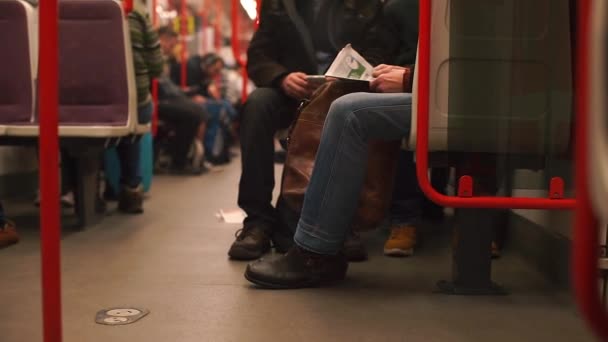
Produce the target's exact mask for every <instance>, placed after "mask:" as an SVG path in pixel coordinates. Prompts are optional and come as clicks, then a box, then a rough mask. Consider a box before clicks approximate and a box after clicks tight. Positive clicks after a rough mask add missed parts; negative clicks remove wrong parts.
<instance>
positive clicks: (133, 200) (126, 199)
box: [118, 184, 144, 214]
mask: <svg viewBox="0 0 608 342" xmlns="http://www.w3.org/2000/svg"><path fill="white" fill-rule="evenodd" d="M118 210H120V211H122V212H123V213H127V214H141V213H143V212H144V188H143V187H142V186H141V184H140V185H138V186H137V187H135V188H131V187H128V186H123V187H122V190H121V191H120V196H119V199H118Z"/></svg>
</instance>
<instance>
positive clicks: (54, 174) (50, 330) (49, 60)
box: [38, 0, 62, 342]
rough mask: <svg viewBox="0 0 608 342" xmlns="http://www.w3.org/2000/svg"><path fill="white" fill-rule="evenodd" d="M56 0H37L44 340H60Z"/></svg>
mask: <svg viewBox="0 0 608 342" xmlns="http://www.w3.org/2000/svg"><path fill="white" fill-rule="evenodd" d="M57 30H58V8H57V0H44V1H41V2H40V28H39V35H40V70H39V77H40V92H39V94H38V96H39V103H40V137H39V139H38V142H39V149H40V170H39V172H40V174H39V179H40V203H41V205H40V240H41V245H40V254H41V258H42V271H41V272H42V321H43V337H44V342H60V341H61V328H62V327H61V245H60V235H61V230H60V225H59V222H60V221H59V181H58V180H59V141H58V140H59V139H58V128H57V117H58V114H57V112H58V110H59V94H58V89H57V88H58V69H59V51H58V48H57V45H58V34H57Z"/></svg>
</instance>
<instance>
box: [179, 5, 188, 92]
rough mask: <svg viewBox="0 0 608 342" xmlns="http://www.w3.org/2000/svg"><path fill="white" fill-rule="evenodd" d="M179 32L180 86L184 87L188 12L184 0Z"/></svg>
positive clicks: (185, 83)
mask: <svg viewBox="0 0 608 342" xmlns="http://www.w3.org/2000/svg"><path fill="white" fill-rule="evenodd" d="M180 19H181V20H180V22H181V25H180V28H181V29H180V32H181V34H180V35H181V41H182V51H181V58H180V59H181V86H182V88H186V86H187V84H188V83H187V80H186V77H187V69H186V64H187V60H186V59H187V58H186V50H187V48H188V47H187V42H186V38H187V36H188V13H187V12H186V0H181V15H180Z"/></svg>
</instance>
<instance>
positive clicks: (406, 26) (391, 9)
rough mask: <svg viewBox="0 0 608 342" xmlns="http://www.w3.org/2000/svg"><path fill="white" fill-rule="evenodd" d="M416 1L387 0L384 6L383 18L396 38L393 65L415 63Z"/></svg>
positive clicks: (416, 35) (416, 46) (416, 43)
mask: <svg viewBox="0 0 608 342" xmlns="http://www.w3.org/2000/svg"><path fill="white" fill-rule="evenodd" d="M418 11H419V10H418V0H389V1H388V2H387V4H386V5H385V6H384V16H385V18H386V21H387V23H389V25H390V26H391V30H393V32H394V34H395V36H396V37H399V52H398V53H397V57H396V59H395V61H394V63H392V64H394V65H410V64H414V63H415V62H416V51H417V49H418Z"/></svg>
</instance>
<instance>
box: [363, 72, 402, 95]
mask: <svg viewBox="0 0 608 342" xmlns="http://www.w3.org/2000/svg"><path fill="white" fill-rule="evenodd" d="M404 72H405V68H403V69H400V68H399V69H397V68H395V69H391V70H389V71H386V72H384V73H382V74H379V75H378V77H377V78H375V79H374V80H372V81H371V83H370V87H371V89H372V90H373V91H375V92H378V93H402V92H403V73H404Z"/></svg>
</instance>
